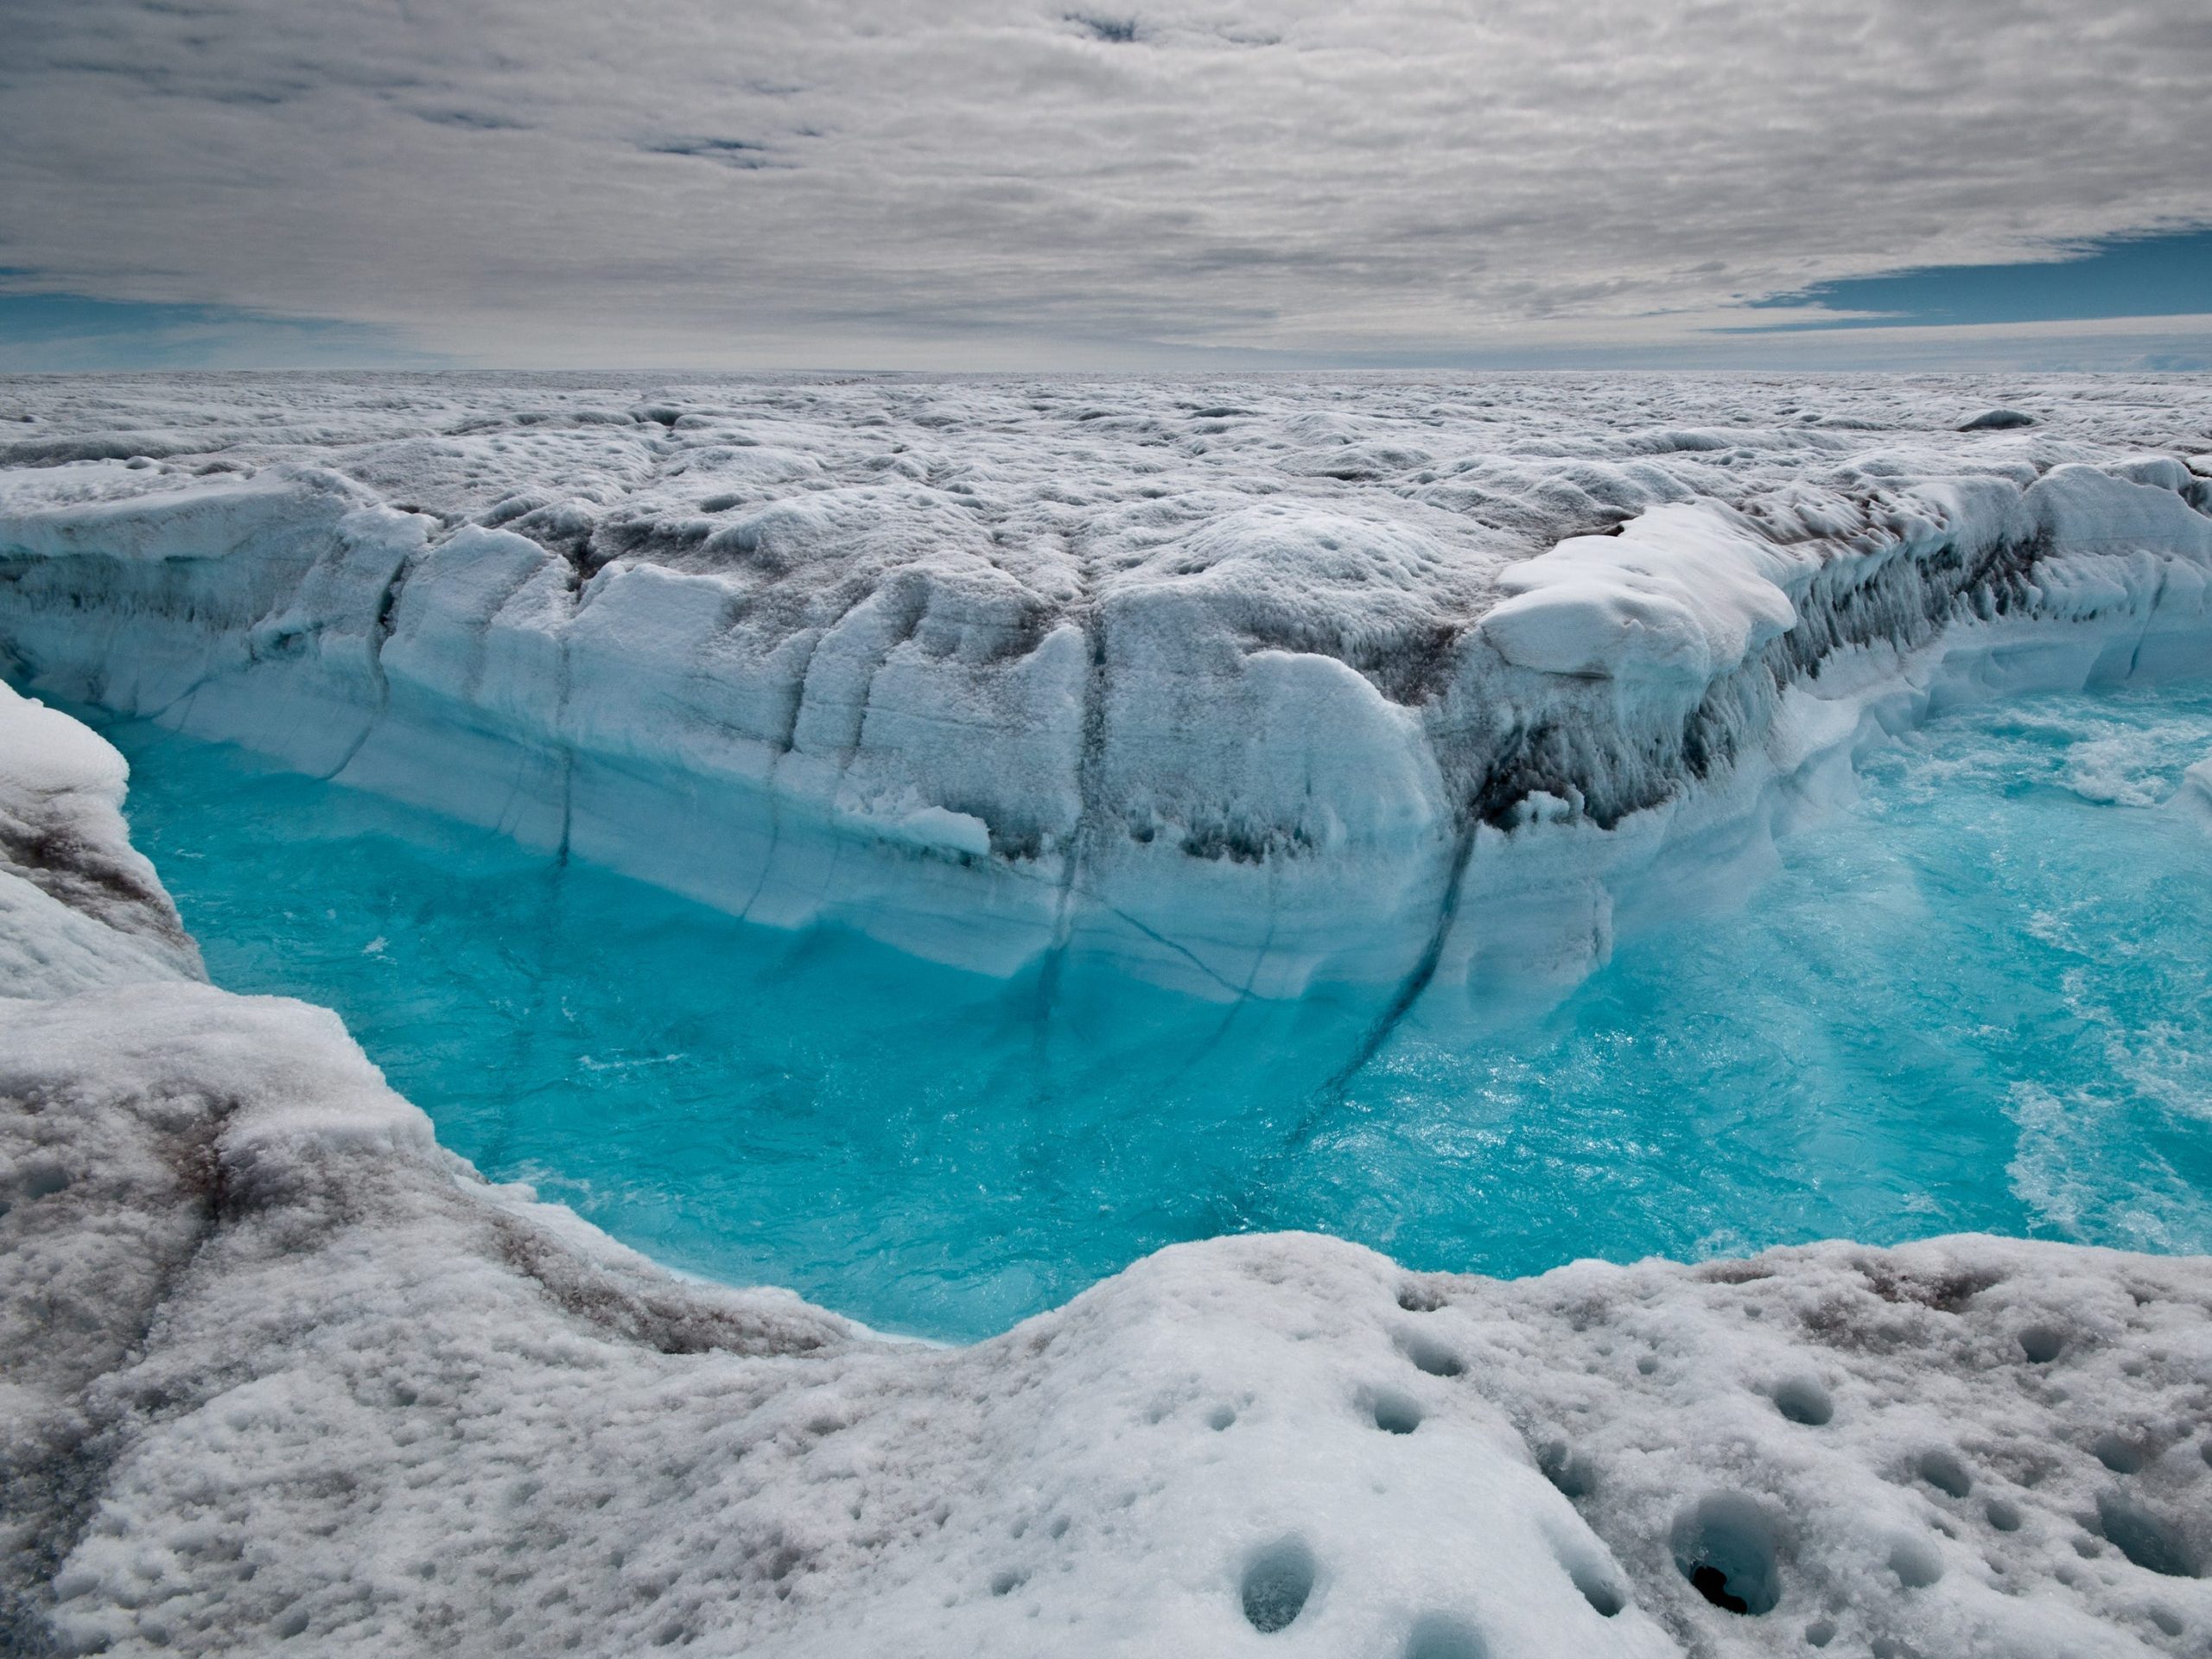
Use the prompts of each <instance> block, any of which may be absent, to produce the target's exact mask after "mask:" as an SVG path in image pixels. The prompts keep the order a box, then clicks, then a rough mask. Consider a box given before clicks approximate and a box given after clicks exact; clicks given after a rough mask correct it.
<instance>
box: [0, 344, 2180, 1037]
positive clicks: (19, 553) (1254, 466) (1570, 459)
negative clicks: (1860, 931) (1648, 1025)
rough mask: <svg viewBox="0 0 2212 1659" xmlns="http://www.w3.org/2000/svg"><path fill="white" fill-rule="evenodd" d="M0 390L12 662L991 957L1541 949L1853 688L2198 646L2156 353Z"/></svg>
mask: <svg viewBox="0 0 2212 1659" xmlns="http://www.w3.org/2000/svg"><path fill="white" fill-rule="evenodd" d="M1993 407H1995V408H2005V409H2012V410H2017V411H2018V412H2022V413H2024V414H2028V415H2030V416H2032V423H2031V424H2030V425H2026V426H2002V425H1999V426H1993V425H1990V424H1989V423H1987V422H1986V421H1979V422H1978V421H1977V419H1976V417H1977V416H1980V415H1982V414H1984V413H1985V412H1986V411H1987V410H1991V409H1992V408H1993ZM0 414H7V415H10V416H14V417H15V418H14V419H13V421H12V422H11V423H10V424H9V426H8V427H5V428H0V429H12V430H14V431H16V433H18V434H19V435H16V436H14V437H12V438H10V439H9V440H6V441H4V442H0V645H4V647H5V649H6V651H7V652H8V653H9V656H10V658H11V660H12V662H13V664H14V666H15V670H16V672H17V673H18V674H19V676H20V677H22V679H24V680H25V681H27V682H28V683H30V684H31V685H33V686H35V687H36V688H39V689H41V690H52V691H54V692H57V693H60V694H61V695H63V696H70V697H75V698H80V699H85V700H88V701H92V702H101V703H105V704H107V705H109V706H111V707H114V708H117V709H123V710H125V711H128V712H131V713H137V714H156V715H159V716H160V717H161V718H162V719H163V720H166V721H170V722H172V723H174V724H175V725H177V726H179V727H181V728H184V729H187V730H189V731H192V732H194V733H197V734H202V735H207V736H212V737H218V738H224V739H228V740H232V741H239V742H243V743H245V744H247V745H249V746H251V747H255V748H257V749H260V750H262V751H264V752H265V753H270V754H273V755H276V756H277V757H279V758H281V759H283V760H285V761H286V762H287V763H288V764H290V765H293V766H297V767H300V768H302V769H304V770H308V771H312V772H317V773H321V774H326V775H333V776H335V777H337V778H339V779H341V780H342V781H345V782H346V783H349V784H354V785H360V786H363V787H365V788H370V789H373V790H378V791H385V792H387V793H390V794H392V795H395V796H399V797H402V798H407V799H409V800H411V801H414V802H416V803H417V804H425V805H429V806H432V807H435V808H437V809H439V810H444V811H448V812H450V813H454V814H456V815H458V816H461V817H466V818H468V819H470V820H472V821H474V822H478V823H486V824H493V825H497V826H499V827H501V828H503V829H506V830H508V831H510V832H511V833H512V834H514V835H515V836H518V838H520V839H521V840H523V841H524V842H527V843H529V844H531V845H536V846H541V847H544V848H547V849H555V848H558V849H563V850H565V851H567V852H569V853H573V854H575V855H578V856H581V857H585V858H588V859H592V860H594V861H600V862H603V863H606V864H608V865H611V866H613V867H614V868H620V869H621V870H623V871H625V872H626V873H627V874H633V875H639V876H643V877H645V878H646V879H648V880H654V881H658V882H660V883H662V884H664V885H665V886H668V887H672V888H674V889H676V890H677V891H679V892H682V893H686V894H688V895H690V896H692V897H695V898H699V899H705V900H707V901H708V902H710V903H713V904H715V905H718V906H722V907H724V908H727V909H728V910H731V911H734V912H739V913H741V914H745V915H747V916H749V917H752V918H755V919H758V920H760V921H764V922H768V923H772V924H777V925H787V926H798V925H807V924H810V923H814V922H818V921H837V922H842V923H844V924H846V925H852V926H855V927H859V928H861V929H863V930H865V931H868V932H870V933H872V934H874V935H875V936H877V937H879V938H884V939H887V940H888V941H890V942H892V943H893V944H899V945H901V946H903V947H905V948H907V949H910V950H916V951H918V952H921V953H923V954H925V955H928V956H931V957H936V958H938V959H940V960H945V961H950V962H955V963H962V964H964V965H968V966H972V967H977V968H982V969H987V970H990V971H995V972H1012V971H1014V969H1018V968H1020V967H1021V966H1022V965H1024V964H1025V963H1032V962H1034V961H1036V960H1038V959H1039V958H1040V957H1046V956H1048V955H1050V954H1051V953H1053V952H1056V951H1062V950H1081V951H1084V952H1086V953H1091V954H1095V955H1096V956H1098V957H1103V958H1105V959H1108V960H1110V961H1114V962H1117V963H1122V964H1125V965H1127V966H1128V967H1129V968H1131V969H1134V970H1135V971H1137V972H1140V973H1142V974H1145V975H1147V976H1151V977H1154V978H1157V979H1160V980H1163V981H1166V982H1171V983H1174V984H1178V985H1180V986H1183V987H1185V988H1190V989H1193V990H1197V991H1199V992H1201V993H1204V994H1206V995H1217V996H1233V995H1245V994H1257V995H1295V994H1297V993H1299V992H1300V991H1301V990H1303V989H1304V988H1306V987H1308V986H1310V985H1311V984H1313V982H1316V981H1318V980H1332V981H1340V982H1365V983H1370V984H1374V985H1377V986H1382V987H1391V986H1395V987H1398V988H1400V995H1399V1001H1401V1002H1409V1001H1411V1000H1412V997H1413V996H1414V994H1417V993H1419V992H1420V991H1421V990H1422V989H1423V988H1425V987H1427V985H1429V984H1430V983H1431V982H1435V983H1437V984H1439V985H1443V986H1457V985H1460V984H1464V983H1473V984H1476V985H1478V986H1482V985H1488V984H1493V983H1497V982H1507V983H1512V984H1526V983H1529V982H1534V981H1538V980H1542V979H1545V978H1548V977H1549V978H1558V977H1562V976H1563V977H1567V978H1572V977H1573V976H1576V975H1578V974H1580V973H1582V972H1584V971H1586V970H1587V969H1588V968H1589V967H1590V966H1591V965H1592V963H1595V962H1596V961H1599V960H1601V959H1602V958H1603V957H1604V954H1605V950H1607V949H1608V948H1609V941H1610V939H1611V931H1612V928H1613V925H1614V912H1615V909H1616V906H1618V905H1620V904H1623V903H1628V902H1632V901H1633V900H1632V891H1633V889H1634V888H1635V887H1636V886H1637V881H1638V880H1639V878H1640V877H1641V876H1642V874H1643V873H1644V872H1647V871H1649V869H1651V868H1653V867H1654V865H1655V863H1657V862H1660V861H1663V862H1664V863H1665V864H1666V866H1667V868H1668V869H1669V872H1670V873H1672V872H1676V871H1679V870H1680V869H1681V868H1685V867H1686V866H1687V865H1689V864H1692V863H1694V862H1696V861H1698V860H1699V859H1700V858H1702V857H1704V856H1706V855H1712V856H1713V857H1714V858H1717V859H1719V861H1721V862H1723V863H1726V861H1728V860H1729V859H1732V858H1738V857H1740V856H1741V855H1743V854H1744V853H1745V851H1746V850H1747V849H1748V850H1751V851H1756V850H1757V849H1758V847H1759V846H1760V845H1761V844H1763V843H1764V839H1765V837H1766V836H1767V835H1768V833H1769V832H1770V829H1771V828H1772V825H1773V823H1774V822H1775V820H1776V817H1777V815H1778V814H1786V813H1787V812H1789V811H1790V810H1794V806H1795V804H1796V803H1798V802H1801V801H1802V799H1804V798H1807V797H1808V796H1811V797H1815V798H1816V797H1817V796H1818V795H1819V793H1820V791H1821V787H1822V780H1823V779H1827V778H1830V777H1832V776H1833V774H1834V766H1832V765H1831V763H1832V762H1833V761H1834V760H1836V759H1837V758H1838V757H1839V756H1840V755H1844V754H1847V753H1848V751H1849V750H1850V748H1851V747H1853V745H1854V744H1855V743H1858V742H1859V741H1864V740H1865V738H1866V735H1867V734H1869V733H1871V732H1874V731H1876V730H1878V729H1879V728H1882V727H1883V726H1885V725H1886V726H1890V727H1894V726H1895V725H1897V723H1899V722H1905V721H1910V720H1912V719H1914V718H1916V716H1917V715H1919V714H1920V713H1923V712H1924V711H1925V710H1926V709H1928V708H1929V706H1931V705H1932V704H1934V703H1936V702H1942V701H1944V700H1947V699H1951V698H1955V697H1959V696H1982V695H1987V694H1989V693H1991V692H1993V691H1998V690H2006V689H2013V690H2019V689H2027V688H2041V689H2057V688H2078V687H2080V686H2082V685H2083V684H2086V683H2104V682H2112V681H2116V680H2120V679H2125V678H2127V677H2131V676H2137V675H2141V676H2146V677H2148V676H2158V675H2166V674H2172V673H2177V672H2195V671H2202V670H2204V669H2205V668H2206V667H2207V666H2212V612H2208V608H2207V607H2208V598H2207V586H2206V583H2207V575H2208V572H2212V518H2208V517H2207V516H2206V512H2205V511H2204V509H2205V508H2206V506H2207V505H2212V482H2208V481H2206V480H2204V479H2202V478H2201V477H2200V476H2198V474H2197V473H2196V472H2193V471H2192V470H2191V468H2190V463H2189V461H2187V459H2186V458H2187V457H2190V456H2196V457H2199V458H2200V459H2199V462H2198V464H2199V465H2200V467H2201V466H2202V464H2203V463H2202V459H2201V458H2202V454H2203V452H2204V448H2205V442H2206V435H2207V433H2208V431H2212V389H2208V388H2206V387H2205V386H2203V385H2201V384H2200V383H2197V382H2195V381H2190V380H2179V379H2169V380H2145V381H2142V382H2130V381H2126V380H2120V379H2110V378H2077V379H2069V380H2043V381H2036V380H2024V381H2015V380H2007V381H2003V382H1994V381H1988V380H1980V379H1972V378H1960V379H1942V378H1920V379H1915V380H1909V381H1901V380H1890V379H1868V380H1865V381H1850V380H1823V381H1814V382H1807V381H1798V380H1784V379H1778V378H1777V379H1764V380H1762V379H1745V378H1736V379H1716V378H1702V379H1700V378H1681V379H1674V378H1631V379H1612V380H1606V379H1599V378H1573V377H1551V378H1470V377H1460V378H1437V379H1433V380H1429V381H1418V382H1413V383H1407V382H1402V381H1401V382H1388V383H1386V382H1380V381H1368V380H1359V379H1344V380H1333V381H1332V380H1319V381H1312V382H1294V381H1279V380H1270V381H1262V382H1255V383H1252V384H1228V383H1217V382H1205V383H1198V382H1191V383H1179V382H1173V381H1137V380H1115V381H1107V382H1101V383H1096V384H1084V383H1079V382H1075V381H1069V380H1044V381H1014V380H952V381H946V380H934V381H923V380H899V379H864V380H860V381H854V382H836V381H829V380H795V381H784V382H767V381H727V382H719V383H713V384H706V385H679V386H660V387H653V386H649V385H645V384H643V383H638V384H623V383H620V382H608V381H590V380H577V379H563V378H538V379H531V380H524V381H505V382H502V381H497V380H492V379H480V378H469V377H445V378H407V377H356V378H297V377H264V378H251V377H238V378H221V377H213V378H156V379H145V380H103V381H83V380H79V381H44V380H34V379H19V380H14V381H9V382H0ZM1962 426H1963V427H1966V428H1967V430H1961V427H1962ZM1674 879H1675V877H1674V875H1673V874H1670V875H1669V880H1670V881H1671V880H1674Z"/></svg>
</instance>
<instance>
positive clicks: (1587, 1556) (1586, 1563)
mask: <svg viewBox="0 0 2212 1659" xmlns="http://www.w3.org/2000/svg"><path fill="white" fill-rule="evenodd" d="M1560 1566H1561V1567H1565V1568H1566V1569H1567V1577H1568V1578H1570V1579H1572V1580H1574V1587H1575V1588H1576V1589H1577V1590H1580V1592H1582V1599H1583V1600H1585V1601H1586V1602H1588V1603H1589V1604H1590V1605H1591V1608H1592V1611H1595V1612H1596V1613H1597V1615H1598V1616H1599V1618H1614V1617H1615V1616H1616V1615H1618V1613H1619V1612H1620V1610H1621V1609H1622V1608H1624V1607H1625V1606H1627V1605H1628V1593H1627V1592H1625V1591H1624V1590H1623V1589H1622V1588H1621V1587H1620V1586H1619V1585H1618V1584H1617V1583H1615V1582H1614V1581H1613V1575H1612V1574H1611V1573H1609V1572H1608V1571H1606V1569H1605V1563H1604V1562H1603V1561H1601V1560H1598V1559H1597V1558H1596V1557H1595V1556H1594V1555H1592V1554H1591V1553H1590V1552H1589V1551H1587V1550H1582V1549H1569V1550H1563V1551H1561V1552H1560Z"/></svg>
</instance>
